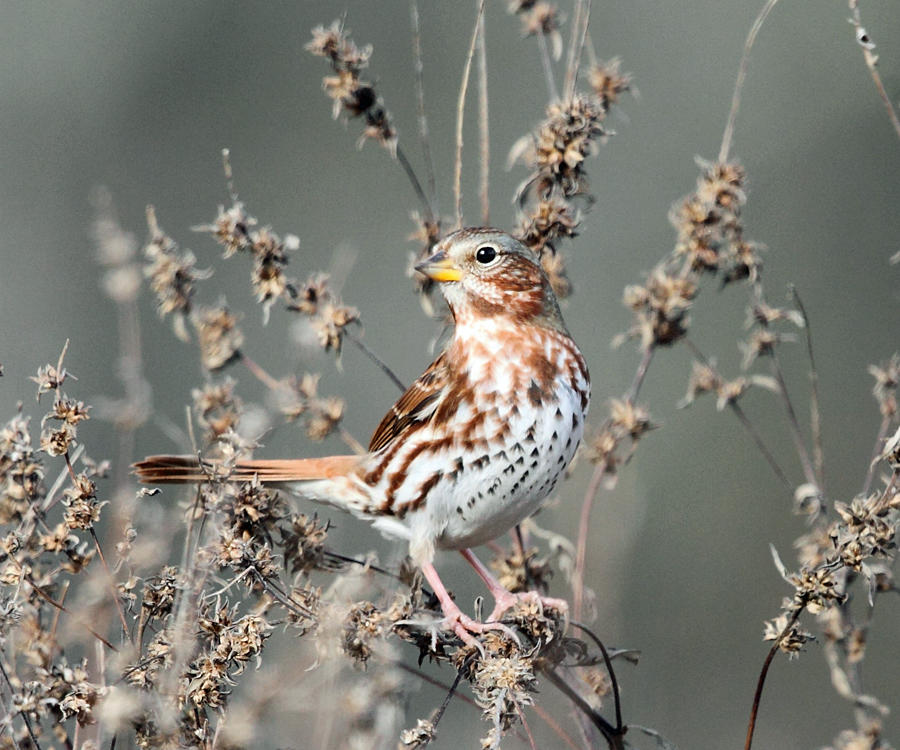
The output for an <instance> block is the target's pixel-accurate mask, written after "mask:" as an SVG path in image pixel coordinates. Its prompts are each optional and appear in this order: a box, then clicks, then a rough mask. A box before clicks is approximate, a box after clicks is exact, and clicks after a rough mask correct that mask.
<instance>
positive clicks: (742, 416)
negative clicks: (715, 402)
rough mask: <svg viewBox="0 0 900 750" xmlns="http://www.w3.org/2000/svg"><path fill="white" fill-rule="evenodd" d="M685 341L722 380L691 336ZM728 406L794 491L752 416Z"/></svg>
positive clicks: (788, 487) (783, 481) (736, 405)
mask: <svg viewBox="0 0 900 750" xmlns="http://www.w3.org/2000/svg"><path fill="white" fill-rule="evenodd" d="M684 343H685V345H686V346H687V347H688V349H690V350H691V353H692V354H693V355H694V356H695V357H696V358H697V359H699V360H700V361H701V362H702V363H703V364H704V365H706V366H707V367H709V368H710V369H711V370H712V371H713V373H715V376H716V377H717V378H719V379H720V380H721V379H722V376H721V375H720V374H719V372H718V371H717V370H716V368H715V367H713V365H712V363H711V362H710V361H709V359H707V358H706V356H705V355H704V354H703V352H702V351H700V348H699V347H698V346H697V345H696V344H695V343H694V342H693V341H692V340H691V339H690V338H687V337H685V339H684ZM728 406H729V408H730V409H731V411H732V412H733V413H734V415H735V416H736V417H737V418H738V420H739V421H740V423H741V425H742V426H743V427H744V429H745V430H746V431H747V434H748V435H750V437H751V439H752V440H753V442H754V443H755V444H756V447H757V448H758V449H759V452H760V453H761V454H762V455H763V458H765V459H766V463H768V464H769V466H770V467H771V469H772V471H773V472H775V476H777V477H778V478H779V479H780V480H781V482H782V484H784V486H785V487H786V488H787V490H788V492H792V491H793V489H794V485H793V483H792V482H791V480H790V479H788V476H787V474H785V472H784V469H782V468H781V466H780V465H779V464H778V461H776V460H775V456H774V455H772V452H771V451H770V450H769V449H768V447H766V443H765V441H764V440H763V439H762V436H761V435H760V434H759V432H758V431H757V429H756V427H755V426H754V425H753V423H752V422H751V421H750V418H749V417H748V416H747V414H746V413H745V412H744V410H743V409H742V408H741V406H740V404H738V403H737V402H735V401H729V402H728Z"/></svg>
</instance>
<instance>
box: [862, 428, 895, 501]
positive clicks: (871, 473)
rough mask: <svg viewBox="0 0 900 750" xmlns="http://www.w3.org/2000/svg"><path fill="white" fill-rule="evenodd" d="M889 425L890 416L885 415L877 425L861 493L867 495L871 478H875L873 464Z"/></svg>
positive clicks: (876, 460) (870, 485)
mask: <svg viewBox="0 0 900 750" xmlns="http://www.w3.org/2000/svg"><path fill="white" fill-rule="evenodd" d="M890 426H891V418H890V417H889V416H885V417H883V418H882V420H881V425H880V426H879V427H878V435H877V436H876V437H875V447H874V448H873V449H872V458H871V459H870V460H869V468H868V469H866V479H865V481H864V482H863V488H862V493H861V494H863V495H867V494H868V493H869V489H870V488H871V487H872V480H873V479H874V478H875V466H876V465H877V464H878V456H880V455H881V447H882V446H883V445H884V439H885V437H887V433H888V430H889V429H890Z"/></svg>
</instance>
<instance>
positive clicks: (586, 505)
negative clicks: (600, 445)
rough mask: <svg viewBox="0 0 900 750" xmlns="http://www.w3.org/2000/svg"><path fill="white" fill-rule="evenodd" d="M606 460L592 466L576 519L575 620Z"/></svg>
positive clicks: (582, 603) (582, 589) (578, 618)
mask: <svg viewBox="0 0 900 750" xmlns="http://www.w3.org/2000/svg"><path fill="white" fill-rule="evenodd" d="M606 468H607V462H606V460H603V461H601V462H600V463H598V464H597V465H596V466H595V467H594V472H593V474H591V481H590V483H589V484H588V488H587V490H585V493H584V500H582V501H581V516H580V518H579V519H578V540H577V542H576V547H575V571H574V574H573V576H572V614H573V616H574V618H575V619H576V620H580V619H581V615H582V608H583V606H584V569H585V566H586V563H587V540H588V536H589V534H588V530H589V529H590V525H591V510H592V509H593V507H594V501H595V500H596V499H597V493H598V492H599V491H600V483H601V482H602V481H603V477H604V475H605V474H606Z"/></svg>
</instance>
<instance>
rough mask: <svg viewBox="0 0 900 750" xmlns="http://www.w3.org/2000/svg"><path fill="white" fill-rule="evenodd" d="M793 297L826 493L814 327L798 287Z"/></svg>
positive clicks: (816, 452) (818, 462)
mask: <svg viewBox="0 0 900 750" xmlns="http://www.w3.org/2000/svg"><path fill="white" fill-rule="evenodd" d="M791 295H792V296H793V298H794V303H795V304H796V305H797V309H798V310H799V311H800V315H802V316H803V331H804V333H805V335H806V355H807V357H809V388H810V391H809V427H810V431H811V432H812V444H813V463H814V468H815V471H816V479H817V481H818V484H819V491H820V492H822V493H823V494H824V493H825V451H824V450H823V448H822V421H821V410H820V408H819V371H818V369H817V368H816V358H815V357H814V356H813V341H812V326H811V325H810V322H809V315H807V314H806V307H804V305H803V300H802V299H800V293H799V292H798V291H797V287H795V286H794V285H793V284H792V285H791Z"/></svg>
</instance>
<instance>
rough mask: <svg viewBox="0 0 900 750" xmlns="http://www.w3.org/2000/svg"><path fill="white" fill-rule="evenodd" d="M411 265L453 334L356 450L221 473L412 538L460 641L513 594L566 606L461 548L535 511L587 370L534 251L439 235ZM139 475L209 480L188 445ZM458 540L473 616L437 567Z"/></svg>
mask: <svg viewBox="0 0 900 750" xmlns="http://www.w3.org/2000/svg"><path fill="white" fill-rule="evenodd" d="M416 270H417V271H418V272H420V273H422V274H424V275H425V276H426V277H428V278H429V279H431V280H432V281H434V282H436V283H437V284H438V287H439V289H440V291H441V293H442V295H443V297H444V299H445V300H446V302H447V306H448V307H449V310H450V313H451V315H452V317H453V321H454V326H453V332H452V336H450V337H449V340H448V342H447V343H446V345H445V347H444V348H443V350H442V351H441V353H440V354H439V355H438V357H437V358H436V359H435V360H434V362H432V363H431V365H430V366H429V367H428V368H427V369H426V370H425V372H424V373H423V374H422V375H421V376H420V377H419V378H418V379H417V380H416V381H415V382H414V383H413V384H412V385H410V386H409V388H408V389H407V390H406V391H405V392H404V393H403V395H402V396H401V397H400V399H399V400H398V401H397V402H396V403H395V404H394V405H393V406H392V407H391V409H390V410H389V411H388V412H387V414H386V415H385V417H384V418H383V419H382V421H381V423H380V424H379V425H378V427H377V428H376V430H375V432H374V434H373V435H372V439H371V441H370V443H369V446H368V451H367V452H366V453H364V454H363V455H347V456H329V457H325V458H292V459H280V460H279V459H274V460H273V459H256V460H239V461H237V462H236V464H235V465H234V467H233V469H232V471H231V474H230V476H229V478H228V481H251V480H258V481H259V482H262V483H264V484H274V485H276V486H278V487H280V488H284V489H286V490H288V491H289V492H291V493H292V494H294V495H297V496H299V497H301V498H305V499H309V500H312V501H315V502H319V503H324V504H328V505H332V506H336V507H338V508H341V509H343V510H345V511H349V512H350V513H351V514H353V515H355V516H357V517H359V518H362V519H364V520H366V521H368V522H369V523H370V524H371V525H372V526H373V527H375V528H376V529H378V530H379V531H381V532H382V533H383V534H385V535H386V536H388V537H392V538H399V539H401V540H404V541H406V542H407V543H408V545H409V554H410V557H411V558H412V560H413V562H414V563H415V564H416V565H418V567H419V568H420V569H421V571H422V574H423V576H424V578H425V579H426V580H427V581H428V583H429V585H430V586H431V588H432V589H433V591H434V593H435V595H436V597H437V599H438V601H439V603H440V605H441V609H442V613H443V624H444V625H445V626H446V627H447V628H449V629H451V630H452V631H453V632H454V633H455V634H456V635H457V636H458V637H459V638H460V639H461V640H462V641H463V642H465V643H473V642H475V641H476V636H477V635H478V634H480V633H483V632H485V631H487V630H490V629H494V628H498V629H504V627H505V626H502V625H501V624H500V623H499V620H500V618H501V616H502V614H503V613H504V612H505V611H507V610H508V609H509V608H510V607H511V606H513V605H514V604H515V603H516V602H517V601H518V600H519V599H520V598H532V599H534V598H537V599H539V600H540V602H541V603H542V604H544V605H549V606H552V607H556V608H557V609H565V606H566V605H565V602H564V601H562V600H559V599H550V598H545V597H539V596H538V595H537V594H536V593H535V592H526V593H524V594H522V593H520V594H513V593H511V592H509V591H508V590H507V589H505V588H504V587H503V586H502V585H501V584H500V583H499V581H497V580H496V578H495V577H494V576H493V575H492V573H491V572H490V571H489V569H488V568H487V567H486V566H485V565H483V564H482V563H481V562H480V561H479V560H478V558H477V557H476V556H475V555H474V553H473V552H472V550H471V548H472V547H476V546H478V545H481V544H485V543H487V542H490V541H491V540H493V539H495V538H497V537H499V536H500V535H502V534H504V533H505V532H507V531H509V530H510V529H512V528H513V527H514V526H515V525H517V524H519V523H520V522H522V521H523V520H525V519H526V518H528V517H529V516H531V515H533V514H534V513H535V512H537V511H538V510H539V508H540V507H541V505H542V503H543V502H544V501H545V500H546V499H547V498H548V497H549V496H550V495H551V494H552V493H553V491H554V490H555V488H556V486H557V484H558V483H559V480H560V479H561V478H562V477H563V475H564V473H565V471H566V468H567V467H568V465H569V463H570V462H571V461H572V459H573V457H574V455H575V451H576V449H577V448H578V445H579V443H580V441H581V438H582V436H583V434H584V425H585V419H586V416H587V412H588V407H589V403H590V375H589V373H588V368H587V365H586V364H585V360H584V357H583V355H582V353H581V350H580V349H579V348H578V346H577V345H576V344H575V342H574V341H573V339H572V337H571V336H570V335H569V332H568V330H567V329H566V326H565V323H564V322H563V318H562V314H561V313H560V309H559V304H558V302H557V299H556V295H555V294H554V292H553V289H552V286H551V284H550V280H549V279H548V277H547V275H546V274H545V273H544V271H543V269H542V267H541V263H540V259H539V257H538V256H537V255H536V254H535V253H534V252H533V251H532V250H531V249H529V248H528V247H526V246H525V245H523V244H522V243H521V242H520V241H519V240H517V239H515V238H514V237H513V236H511V235H510V234H508V233H506V232H504V231H502V230H499V229H493V228H484V227H477V228H465V229H460V230H457V231H455V232H452V233H450V234H448V235H447V236H446V237H444V238H443V239H441V240H439V241H438V242H437V243H436V244H435V245H434V246H433V248H432V254H431V255H430V257H428V258H427V259H426V260H424V261H423V262H421V263H419V264H418V265H417V266H416ZM134 468H135V472H136V474H137V476H138V478H139V479H140V481H142V482H144V483H149V484H165V483H198V482H203V481H208V480H209V477H210V476H211V471H210V469H211V467H210V466H208V465H205V462H201V461H200V460H199V459H198V457H196V456H166V455H158V456H148V457H147V458H145V459H144V460H142V461H140V462H138V463H136V464H135V465H134ZM439 549H448V550H458V551H459V552H460V553H461V554H462V555H463V557H464V558H465V559H466V560H468V561H469V563H470V564H471V565H472V566H473V567H474V568H475V571H476V573H477V574H478V575H479V577H480V578H481V579H482V580H483V581H484V582H485V584H486V585H487V587H488V590H489V591H490V593H491V594H492V595H493V597H494V600H495V606H494V609H493V611H492V612H491V615H490V616H489V617H488V618H487V619H486V620H485V621H484V622H480V621H477V620H475V619H474V618H472V617H469V616H468V615H466V614H465V613H464V612H462V610H461V609H460V607H459V606H458V605H457V604H456V602H455V601H454V600H453V598H452V597H451V595H450V594H449V593H448V591H447V589H446V587H445V586H444V584H443V582H442V580H441V578H440V576H439V575H438V572H437V570H436V568H435V566H434V558H435V553H436V551H437V550H439Z"/></svg>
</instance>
